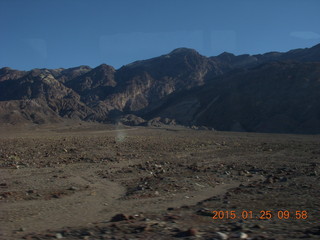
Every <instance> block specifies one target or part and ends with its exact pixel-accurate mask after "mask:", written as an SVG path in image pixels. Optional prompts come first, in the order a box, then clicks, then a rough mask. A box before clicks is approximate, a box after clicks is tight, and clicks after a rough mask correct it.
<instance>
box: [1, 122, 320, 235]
mask: <svg viewBox="0 0 320 240" xmlns="http://www.w3.org/2000/svg"><path fill="white" fill-rule="evenodd" d="M0 132H1V134H0V142H1V146H0V211H1V214H0V239H8V240H10V239H140V238H142V239H179V238H182V239H300V238H304V239H320V225H319V216H320V201H319V199H320V181H319V180H320V177H319V173H320V150H319V149H320V148H319V143H320V141H319V140H320V136H317V135H315V136H311V135H310V136H306V135H277V134H256V133H227V132H215V131H199V130H191V129H186V128H183V127H170V128H169V127H168V128H144V127H135V128H129V127H121V126H112V125H99V124H81V125H80V124H73V123H69V124H67V125H52V126H42V127H37V126H24V127H19V128H9V127H2V128H0ZM213 211H223V213H222V212H220V215H218V213H219V212H218V213H217V215H216V213H215V212H213ZM266 211H270V214H271V215H269V212H266ZM285 211H288V212H289V213H290V215H289V218H288V219H284V218H285V217H283V215H282V213H284V214H287V213H288V212H285ZM246 213H248V216H247V215H246ZM233 214H235V215H233ZM214 216H220V218H221V219H213V217H214ZM233 216H235V219H232V218H233ZM285 216H287V215H285ZM218 218H219V217H218Z"/></svg>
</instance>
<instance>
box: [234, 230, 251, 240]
mask: <svg viewBox="0 0 320 240" xmlns="http://www.w3.org/2000/svg"><path fill="white" fill-rule="evenodd" d="M232 237H235V238H239V239H247V238H248V237H249V236H248V234H246V233H244V232H239V233H235V234H233V235H232Z"/></svg>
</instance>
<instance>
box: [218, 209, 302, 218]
mask: <svg viewBox="0 0 320 240" xmlns="http://www.w3.org/2000/svg"><path fill="white" fill-rule="evenodd" d="M212 214H213V215H212V219H214V220H219V219H220V220H222V219H243V220H246V219H260V220H269V219H272V218H274V219H280V220H283V219H284V220H286V219H300V220H306V219H307V218H308V212H307V211H305V210H296V211H288V210H278V211H268V210H261V211H257V212H254V211H247V210H242V211H222V210H220V211H219V210H215V211H212Z"/></svg>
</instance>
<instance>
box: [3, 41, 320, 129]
mask: <svg viewBox="0 0 320 240" xmlns="http://www.w3.org/2000/svg"><path fill="white" fill-rule="evenodd" d="M319 85H320V44H318V45H316V46H314V47H312V48H306V49H296V50H292V51H289V52H286V53H279V52H271V53H266V54H260V55H240V56H235V55H233V54H231V53H223V54H220V55H219V56H216V57H209V58H208V57H205V56H202V55H200V54H199V53H198V52H196V51H195V50H193V49H187V48H179V49H176V50H174V51H172V52H170V53H168V54H166V55H162V56H159V57H155V58H152V59H148V60H143V61H136V62H133V63H131V64H128V65H126V66H123V67H122V68H120V69H118V70H115V69H114V68H113V67H111V66H108V65H106V64H102V65H100V66H98V67H96V68H90V67H88V66H80V67H76V68H70V69H33V70H31V71H18V70H12V69H10V68H7V67H6V68H2V69H0V123H9V124H19V123H25V122H33V123H37V124H41V123H50V122H57V121H63V119H64V118H70V119H76V120H84V121H99V122H114V121H116V120H117V119H123V118H124V117H123V116H129V115H130V118H131V119H132V116H134V115H137V116H139V117H142V118H144V119H145V120H147V121H148V120H151V119H155V118H158V117H160V118H169V119H171V120H173V121H175V122H177V123H180V124H184V125H201V126H207V127H213V128H215V129H217V130H225V131H253V132H279V133H320V106H319V105H320V101H319V99H320V91H319V90H320V86H319ZM128 114H129V115H128ZM137 118H138V117H137ZM138 119H139V121H137V122H139V123H141V121H142V120H141V118H138ZM131 122H132V121H131ZM170 122H172V121H170Z"/></svg>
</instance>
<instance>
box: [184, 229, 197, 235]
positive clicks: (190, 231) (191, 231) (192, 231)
mask: <svg viewBox="0 0 320 240" xmlns="http://www.w3.org/2000/svg"><path fill="white" fill-rule="evenodd" d="M198 233H199V232H198V230H197V229H196V228H189V229H188V230H187V231H186V235H187V236H196V235H198Z"/></svg>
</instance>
